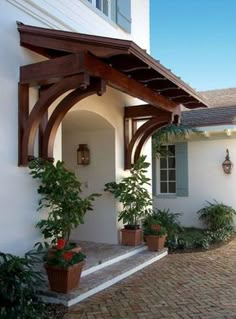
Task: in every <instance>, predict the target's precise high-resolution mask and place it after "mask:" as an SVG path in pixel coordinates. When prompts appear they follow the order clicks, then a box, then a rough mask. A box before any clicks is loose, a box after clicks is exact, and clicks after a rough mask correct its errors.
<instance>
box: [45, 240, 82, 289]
mask: <svg viewBox="0 0 236 319" xmlns="http://www.w3.org/2000/svg"><path fill="white" fill-rule="evenodd" d="M85 257H86V256H85V255H84V254H83V253H81V252H75V251H72V250H71V245H70V244H68V243H67V244H66V241H65V240H64V239H62V238H60V239H58V241H57V244H56V247H55V251H54V253H53V254H46V255H45V257H44V262H45V268H46V271H47V275H48V281H49V285H50V288H51V290H53V291H56V292H60V293H68V292H69V291H71V290H72V289H74V288H76V287H78V285H79V282H80V276H81V272H82V268H83V265H84V259H85Z"/></svg>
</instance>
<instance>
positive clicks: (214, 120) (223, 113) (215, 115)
mask: <svg viewBox="0 0 236 319" xmlns="http://www.w3.org/2000/svg"><path fill="white" fill-rule="evenodd" d="M181 123H182V124H184V125H188V126H195V127H196V126H211V125H224V124H236V105H235V106H223V107H214V108H209V109H199V110H192V111H185V112H182V113H181Z"/></svg>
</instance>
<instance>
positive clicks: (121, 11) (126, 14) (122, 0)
mask: <svg viewBox="0 0 236 319" xmlns="http://www.w3.org/2000/svg"><path fill="white" fill-rule="evenodd" d="M116 10H117V11H116V23H117V24H118V25H119V26H120V27H121V28H122V29H124V30H125V31H127V32H129V33H130V32H131V0H116Z"/></svg>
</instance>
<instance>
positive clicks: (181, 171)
mask: <svg viewBox="0 0 236 319" xmlns="http://www.w3.org/2000/svg"><path fill="white" fill-rule="evenodd" d="M175 157H176V195H177V196H188V143H186V142H183V143H176V144H175Z"/></svg>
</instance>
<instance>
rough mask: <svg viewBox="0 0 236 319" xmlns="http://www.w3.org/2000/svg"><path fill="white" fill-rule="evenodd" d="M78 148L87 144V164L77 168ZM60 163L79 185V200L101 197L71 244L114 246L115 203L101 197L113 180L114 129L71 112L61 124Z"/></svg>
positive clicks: (98, 118)
mask: <svg viewBox="0 0 236 319" xmlns="http://www.w3.org/2000/svg"><path fill="white" fill-rule="evenodd" d="M79 144H87V145H88V147H89V150H90V158H91V160H90V164H89V165H87V166H82V165H78V164H77V158H76V151H77V148H78V145H79ZM62 159H63V161H64V162H65V164H66V166H67V167H68V168H69V169H70V170H73V171H74V172H75V174H76V175H77V176H78V178H79V180H80V181H81V182H82V190H83V194H82V196H83V195H84V196H86V195H89V194H91V193H100V194H102V196H101V197H99V198H98V199H96V202H95V205H94V211H91V212H88V213H87V214H86V217H85V224H84V225H80V226H79V227H78V229H76V230H75V232H74V233H73V235H72V238H73V239H74V240H86V241H94V242H106V243H113V244H114V243H117V242H118V232H117V212H116V203H115V200H114V198H113V196H111V194H108V193H104V191H103V189H104V184H105V183H106V182H109V181H113V180H115V172H116V169H115V129H114V127H112V125H111V124H110V123H109V122H108V121H107V120H106V119H105V118H103V117H102V116H101V115H99V114H97V113H94V112H91V111H87V110H72V111H71V112H69V113H68V114H67V115H66V116H65V118H64V120H63V122H62Z"/></svg>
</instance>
